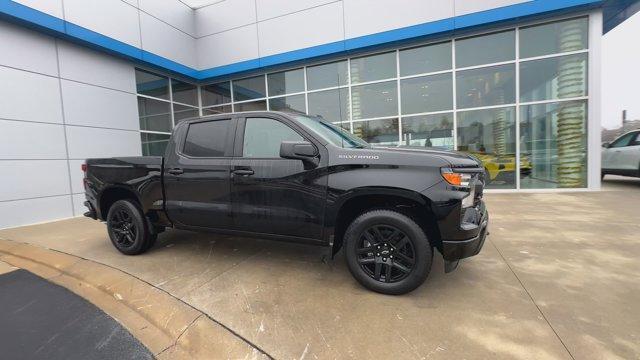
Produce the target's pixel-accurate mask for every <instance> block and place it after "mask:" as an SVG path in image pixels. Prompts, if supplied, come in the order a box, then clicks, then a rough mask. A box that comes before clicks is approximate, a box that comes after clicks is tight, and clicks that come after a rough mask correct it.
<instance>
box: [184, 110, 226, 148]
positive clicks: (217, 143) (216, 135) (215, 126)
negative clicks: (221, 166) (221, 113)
mask: <svg viewBox="0 0 640 360" xmlns="http://www.w3.org/2000/svg"><path fill="white" fill-rule="evenodd" d="M230 124H231V120H229V119H225V120H214V121H206V122H198V123H193V124H190V125H189V129H188V130H187V138H186V140H185V142H184V149H183V150H182V152H183V153H184V154H185V155H188V156H193V157H221V156H224V150H225V147H226V145H227V144H226V143H227V130H228V128H229V125H230Z"/></svg>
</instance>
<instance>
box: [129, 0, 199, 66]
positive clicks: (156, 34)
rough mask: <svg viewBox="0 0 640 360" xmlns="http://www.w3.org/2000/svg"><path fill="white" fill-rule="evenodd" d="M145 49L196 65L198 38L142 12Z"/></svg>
mask: <svg viewBox="0 0 640 360" xmlns="http://www.w3.org/2000/svg"><path fill="white" fill-rule="evenodd" d="M140 26H141V29H142V44H143V49H144V50H146V51H149V52H151V53H153V54H156V55H160V56H163V57H166V58H168V59H170V60H173V61H176V62H178V63H180V64H183V65H187V66H191V67H195V66H196V40H195V39H194V38H192V37H191V36H189V35H187V34H185V33H183V32H181V31H179V30H176V29H175V28H173V27H171V26H169V25H167V24H165V23H163V22H162V21H160V20H158V19H156V18H154V17H153V16H149V15H147V14H145V13H140Z"/></svg>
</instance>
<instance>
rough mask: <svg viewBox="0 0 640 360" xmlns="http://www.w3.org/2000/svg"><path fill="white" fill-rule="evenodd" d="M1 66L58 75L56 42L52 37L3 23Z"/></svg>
mask: <svg viewBox="0 0 640 360" xmlns="http://www.w3.org/2000/svg"><path fill="white" fill-rule="evenodd" d="M0 65H6V66H11V67H15V68H18V69H24V70H29V71H35V72H39V73H43V74H47V75H53V76H55V75H58V61H57V59H56V45H55V41H54V40H53V38H52V37H49V36H46V35H42V34H40V33H38V32H35V31H32V30H29V29H25V28H24V27H21V26H18V25H14V24H10V23H7V22H4V21H2V22H0Z"/></svg>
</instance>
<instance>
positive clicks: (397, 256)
mask: <svg viewBox="0 0 640 360" xmlns="http://www.w3.org/2000/svg"><path fill="white" fill-rule="evenodd" d="M151 145H152V146H153V145H154V144H151ZM82 168H83V171H84V187H85V191H86V199H87V201H86V202H85V205H86V206H87V207H88V209H89V211H88V212H87V213H86V214H85V215H86V216H88V217H91V218H93V219H99V220H102V221H104V222H106V225H107V230H108V234H109V237H110V239H111V242H112V243H113V245H114V246H115V247H116V248H117V249H118V250H119V251H120V252H122V253H123V254H127V255H136V254H141V253H143V252H145V251H147V250H148V249H149V248H151V247H152V246H153V245H154V242H155V241H156V238H157V236H158V234H159V233H161V232H163V231H164V230H165V229H167V228H176V229H183V230H192V231H210V232H216V233H224V234H231V235H237V236H241V237H247V236H250V237H258V238H262V239H274V240H283V241H290V242H296V243H304V244H312V245H318V246H319V249H322V248H324V249H325V250H323V253H324V251H326V252H327V253H329V251H330V254H331V255H332V256H333V255H335V254H336V253H337V252H338V251H339V250H340V249H343V250H344V255H345V258H346V262H347V265H348V268H349V270H350V272H351V274H352V275H353V276H354V278H355V279H356V280H357V281H358V282H359V283H360V284H362V285H363V286H365V287H367V288H369V289H371V290H373V291H377V292H380V293H385V294H403V293H407V292H409V291H412V290H413V289H415V288H416V287H418V286H420V285H421V284H422V283H423V282H424V281H425V279H426V278H427V276H428V274H429V272H430V270H431V264H432V259H433V254H434V251H435V249H437V250H438V251H439V252H440V253H441V254H442V255H443V258H444V260H445V271H447V272H449V271H452V270H454V269H455V268H456V267H457V265H458V261H459V260H460V259H463V258H466V257H470V256H473V255H476V254H478V252H479V251H480V249H481V248H482V245H483V243H484V240H485V237H486V235H487V224H488V212H487V210H486V208H485V205H484V202H483V200H482V193H483V187H484V168H483V167H482V165H481V163H480V162H479V161H478V160H477V159H476V158H474V157H472V156H470V155H466V154H463V153H457V152H451V151H439V150H430V149H426V148H424V147H416V148H411V147H376V146H372V145H369V144H367V143H366V142H365V141H363V140H361V139H360V138H358V137H356V136H355V135H353V134H351V133H349V132H347V131H345V130H343V129H342V128H340V127H339V126H336V125H333V124H332V123H330V122H327V121H325V120H323V119H322V118H316V117H310V116H306V115H299V114H288V113H280V112H247V113H237V114H225V115H216V116H212V117H204V118H198V119H192V120H186V121H182V122H180V123H179V124H178V125H177V126H176V127H175V129H174V131H173V135H172V136H171V138H170V139H169V141H168V144H167V145H166V150H165V154H164V156H138V157H116V158H104V159H87V160H86V162H85V163H84V164H83V165H82Z"/></svg>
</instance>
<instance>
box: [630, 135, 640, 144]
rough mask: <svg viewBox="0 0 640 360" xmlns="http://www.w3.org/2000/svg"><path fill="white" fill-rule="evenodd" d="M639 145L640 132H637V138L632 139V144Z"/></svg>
mask: <svg viewBox="0 0 640 360" xmlns="http://www.w3.org/2000/svg"><path fill="white" fill-rule="evenodd" d="M638 145H640V132H637V133H636V138H635V140H633V141H631V146H638Z"/></svg>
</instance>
